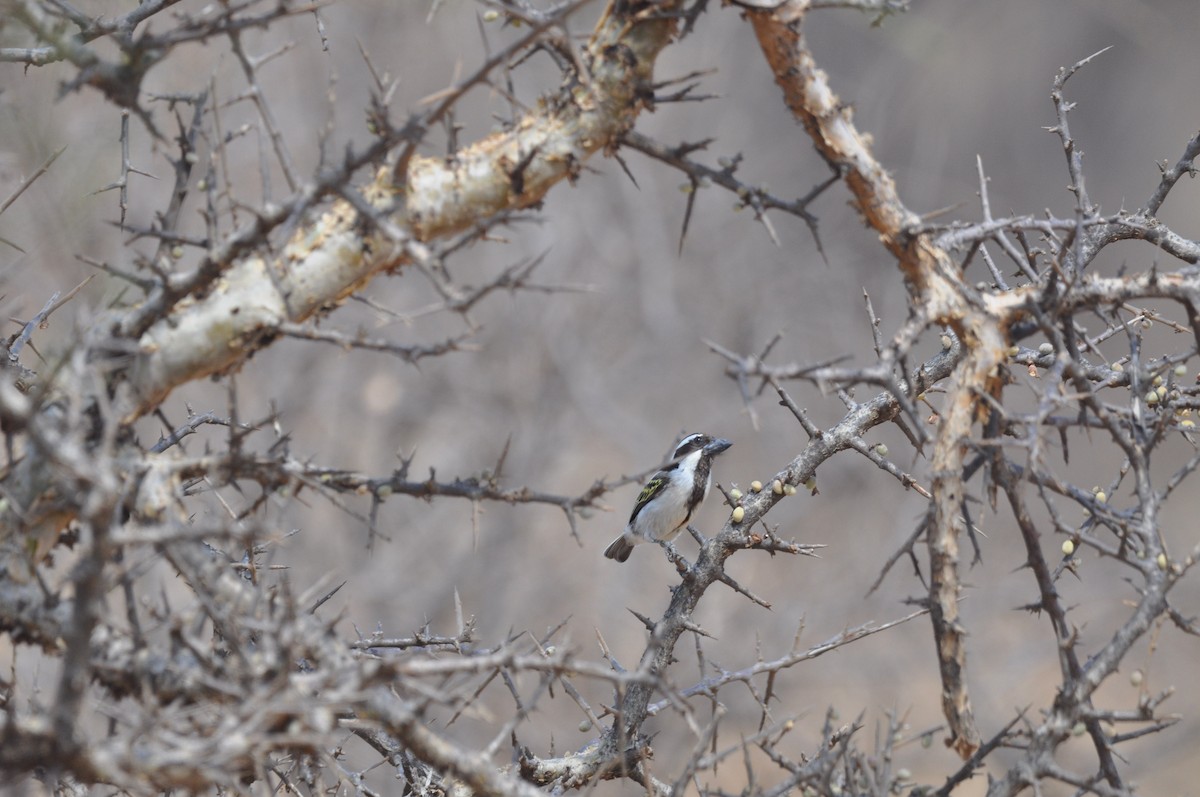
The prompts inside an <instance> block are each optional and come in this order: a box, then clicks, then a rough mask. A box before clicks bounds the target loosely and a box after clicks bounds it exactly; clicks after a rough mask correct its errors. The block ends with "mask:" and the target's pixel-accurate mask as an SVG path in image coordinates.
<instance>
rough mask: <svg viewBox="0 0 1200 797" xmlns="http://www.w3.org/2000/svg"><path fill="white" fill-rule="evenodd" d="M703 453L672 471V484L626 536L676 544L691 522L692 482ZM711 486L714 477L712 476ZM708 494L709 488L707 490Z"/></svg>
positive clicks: (643, 512)
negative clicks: (686, 522)
mask: <svg viewBox="0 0 1200 797" xmlns="http://www.w3.org/2000/svg"><path fill="white" fill-rule="evenodd" d="M699 460H700V452H699V451H694V452H692V453H691V454H689V455H688V456H687V457H685V458H684V460H683V462H681V463H680V465H679V467H678V468H676V469H675V470H673V471H671V480H670V481H669V482H668V483H667V486H666V487H665V488H664V489H663V491H662V493H660V494H659V495H658V497H656V498H655V499H654V500H653V501H651V502H650V503H649V504H647V505H646V506H644V507H642V511H641V512H638V515H637V517H636V518H634V522H633V524H632V526H633V527H632V528H627V529H626V530H625V534H626V536H631V535H633V536H638V537H642V538H644V539H648V540H655V541H663V540H672V539H674V538H675V536H676V535H677V534H679V532H680V529H681V528H682V527H683V524H684V522H685V521H686V520H687V519H688V516H687V505H688V501H689V499H690V498H691V494H692V480H693V478H694V474H695V472H696V463H697V462H698V461H699ZM708 481H709V484H711V483H712V474H711V473H710V474H709V479H708ZM704 491H705V493H706V494H707V493H708V485H706V486H705V490H704Z"/></svg>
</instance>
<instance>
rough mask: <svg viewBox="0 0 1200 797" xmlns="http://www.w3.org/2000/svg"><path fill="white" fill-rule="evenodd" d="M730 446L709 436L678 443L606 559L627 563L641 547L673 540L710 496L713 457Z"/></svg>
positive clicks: (646, 490)
mask: <svg viewBox="0 0 1200 797" xmlns="http://www.w3.org/2000/svg"><path fill="white" fill-rule="evenodd" d="M731 445H733V443H731V442H729V441H728V440H725V439H724V438H720V437H711V436H709V435H706V434H690V435H688V436H687V437H685V438H683V440H681V441H679V445H677V446H676V447H675V453H673V454H672V455H671V460H670V462H668V463H667V464H666V465H664V466H663V468H662V469H661V470H659V471H658V472H657V473H655V474H654V475H653V476H651V477H650V480H649V481H648V482H646V486H645V487H643V488H642V492H641V493H640V494H639V495H638V499H637V503H635V504H634V505H633V513H632V514H630V516H629V523H628V525H626V526H625V531H624V532H623V533H622V534H621V536H620V537H617V538H616V539H615V540H613V541H612V542H611V543H610V544H609V546H608V547H607V548H605V549H604V555H605V556H606V557H608V558H609V559H615V560H616V561H618V562H624V561H625V560H626V559H628V558H629V554H631V553H633V546H635V545H637V544H638V543H642V542H670V541H671V540H673V539H674V538H675V535H677V534H679V530H680V529H682V528H683V527H684V525H686V524H687V522H688V520H690V519H691V517H692V513H693V512H695V511H696V508H697V507H699V506H700V504H701V503H703V501H704V498H705V496H707V495H708V489H709V488H710V487H711V486H712V461H713V457H715V456H717V455H718V454H720V453H722V452H724V451H725V450H726V449H728V448H729V447H730V446H731Z"/></svg>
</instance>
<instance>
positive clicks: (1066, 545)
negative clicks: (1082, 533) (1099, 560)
mask: <svg viewBox="0 0 1200 797" xmlns="http://www.w3.org/2000/svg"><path fill="white" fill-rule="evenodd" d="M1062 552H1063V554H1065V555H1066V556H1070V555H1071V554H1073V553H1075V543H1073V542H1071V541H1070V540H1063V544H1062Z"/></svg>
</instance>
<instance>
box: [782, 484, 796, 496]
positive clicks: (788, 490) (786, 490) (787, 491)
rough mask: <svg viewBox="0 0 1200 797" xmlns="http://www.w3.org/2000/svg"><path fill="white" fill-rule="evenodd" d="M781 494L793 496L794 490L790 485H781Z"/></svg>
mask: <svg viewBox="0 0 1200 797" xmlns="http://www.w3.org/2000/svg"><path fill="white" fill-rule="evenodd" d="M783 494H784V495H795V494H796V488H795V487H793V486H792V485H790V484H785V485H783Z"/></svg>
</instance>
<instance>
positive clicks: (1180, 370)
mask: <svg viewBox="0 0 1200 797" xmlns="http://www.w3.org/2000/svg"><path fill="white" fill-rule="evenodd" d="M1175 376H1187V366H1186V365H1184V364H1183V363H1180V364H1179V365H1177V366H1175Z"/></svg>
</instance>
